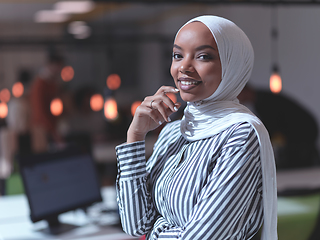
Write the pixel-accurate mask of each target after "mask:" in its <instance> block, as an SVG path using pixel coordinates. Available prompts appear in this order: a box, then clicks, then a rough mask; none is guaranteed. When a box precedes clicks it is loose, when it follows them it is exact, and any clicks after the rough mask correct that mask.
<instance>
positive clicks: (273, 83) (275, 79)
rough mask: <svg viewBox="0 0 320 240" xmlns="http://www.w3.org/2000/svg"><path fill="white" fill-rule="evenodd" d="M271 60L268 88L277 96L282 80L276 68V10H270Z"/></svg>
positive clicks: (274, 8)
mask: <svg viewBox="0 0 320 240" xmlns="http://www.w3.org/2000/svg"><path fill="white" fill-rule="evenodd" d="M271 14H272V15H271V21H272V22H271V25H272V29H271V58H272V61H273V67H272V73H271V76H270V81H269V87H270V90H271V92H273V93H275V94H277V93H280V92H281V90H282V80H281V76H280V73H279V67H278V55H279V53H278V35H279V34H278V12H277V8H276V7H273V9H271Z"/></svg>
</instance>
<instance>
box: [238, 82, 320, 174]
mask: <svg viewBox="0 0 320 240" xmlns="http://www.w3.org/2000/svg"><path fill="white" fill-rule="evenodd" d="M238 99H239V100H240V102H241V103H242V104H244V105H246V106H247V107H249V108H250V109H251V110H252V111H253V112H254V113H255V114H256V115H257V116H258V117H259V118H260V119H261V121H262V122H263V124H264V125H265V126H266V128H267V130H268V132H269V134H270V138H271V142H272V145H273V147H274V151H275V161H276V165H277V169H289V168H302V167H310V166H314V165H319V163H320V162H319V153H318V149H317V145H316V143H317V138H318V126H317V122H316V120H315V118H314V116H313V115H312V114H311V113H310V112H309V111H308V110H307V109H305V108H304V107H303V106H302V105H300V104H299V103H298V102H297V101H295V100H293V99H291V98H289V97H288V96H286V95H284V94H274V93H272V92H271V91H268V90H261V89H254V88H253V87H252V86H250V85H246V86H245V88H244V89H243V90H242V92H241V93H240V94H239V96H238Z"/></svg>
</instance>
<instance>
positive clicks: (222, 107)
mask: <svg viewBox="0 0 320 240" xmlns="http://www.w3.org/2000/svg"><path fill="white" fill-rule="evenodd" d="M194 21H199V22H202V23H203V24H205V25H206V26H207V27H208V28H209V30H210V31H211V33H212V35H213V37H214V39H215V41H216V43H217V46H218V51H219V55H220V61H221V67H222V79H221V83H220V85H219V87H218V88H217V90H216V91H215V92H214V93H213V94H212V95H211V96H210V97H208V98H206V99H204V100H201V101H197V102H188V103H187V107H186V108H185V110H184V117H183V118H182V121H181V133H182V135H183V136H184V138H186V139H187V140H189V141H195V140H199V139H204V138H208V137H211V136H213V135H215V134H217V133H220V132H222V131H223V130H225V129H227V128H228V127H230V126H231V125H233V124H235V123H241V122H248V123H250V124H251V125H252V126H253V128H254V129H255V132H256V134H257V136H258V140H259V144H260V159H261V165H262V181H263V182H262V183H263V207H264V209H263V210H264V226H263V230H262V238H261V239H262V240H277V239H278V236H277V188H276V187H277V186H276V170H275V161H274V155H273V150H272V146H271V143H270V139H269V134H268V132H267V130H266V129H265V127H264V125H263V124H262V122H261V121H260V120H259V119H258V118H257V117H256V116H255V115H254V114H253V113H251V112H250V110H249V109H247V108H246V107H245V106H243V105H241V104H240V103H239V101H238V99H237V96H238V94H239V93H240V92H241V90H242V89H243V87H244V86H245V84H246V83H247V81H248V80H249V78H250V75H251V71H252V68H253V62H254V53H253V48H252V45H251V43H250V41H249V39H248V37H247V36H246V35H245V33H244V32H243V31H242V30H241V29H240V28H239V27H238V26H237V25H235V24H234V23H233V22H231V21H229V20H227V19H224V18H221V17H217V16H209V15H208V16H200V17H196V18H194V19H191V20H190V21H188V22H187V23H186V24H185V25H187V24H188V23H190V22H194ZM185 25H184V26H185ZM184 26H182V27H184ZM182 27H181V28H182ZM181 28H180V29H181ZM179 31H180V30H179ZM178 33H179V32H178Z"/></svg>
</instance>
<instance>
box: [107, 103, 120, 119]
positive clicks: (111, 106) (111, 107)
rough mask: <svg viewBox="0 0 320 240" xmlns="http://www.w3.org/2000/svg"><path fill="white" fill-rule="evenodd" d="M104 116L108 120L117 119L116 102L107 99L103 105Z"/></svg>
mask: <svg viewBox="0 0 320 240" xmlns="http://www.w3.org/2000/svg"><path fill="white" fill-rule="evenodd" d="M104 116H105V117H106V118H107V119H109V120H114V119H116V118H117V117H118V106H117V102H116V100H114V99H113V98H109V99H107V100H106V102H105V103H104Z"/></svg>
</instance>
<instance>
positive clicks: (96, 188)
mask: <svg viewBox="0 0 320 240" xmlns="http://www.w3.org/2000/svg"><path fill="white" fill-rule="evenodd" d="M19 163H20V172H21V174H22V179H23V183H24V187H25V191H26V195H27V198H28V202H29V206H30V214H31V220H32V221H33V222H36V221H39V220H43V219H46V220H47V219H49V218H51V217H54V216H57V215H59V214H60V213H63V212H67V211H70V210H74V209H77V208H81V207H86V206H89V205H90V204H92V203H94V202H98V201H102V198H101V192H100V184H99V181H98V177H97V174H96V170H95V166H94V163H93V159H92V157H91V154H90V153H77V152H75V151H63V152H58V153H44V154H38V155H29V156H24V157H20V158H19Z"/></svg>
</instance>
